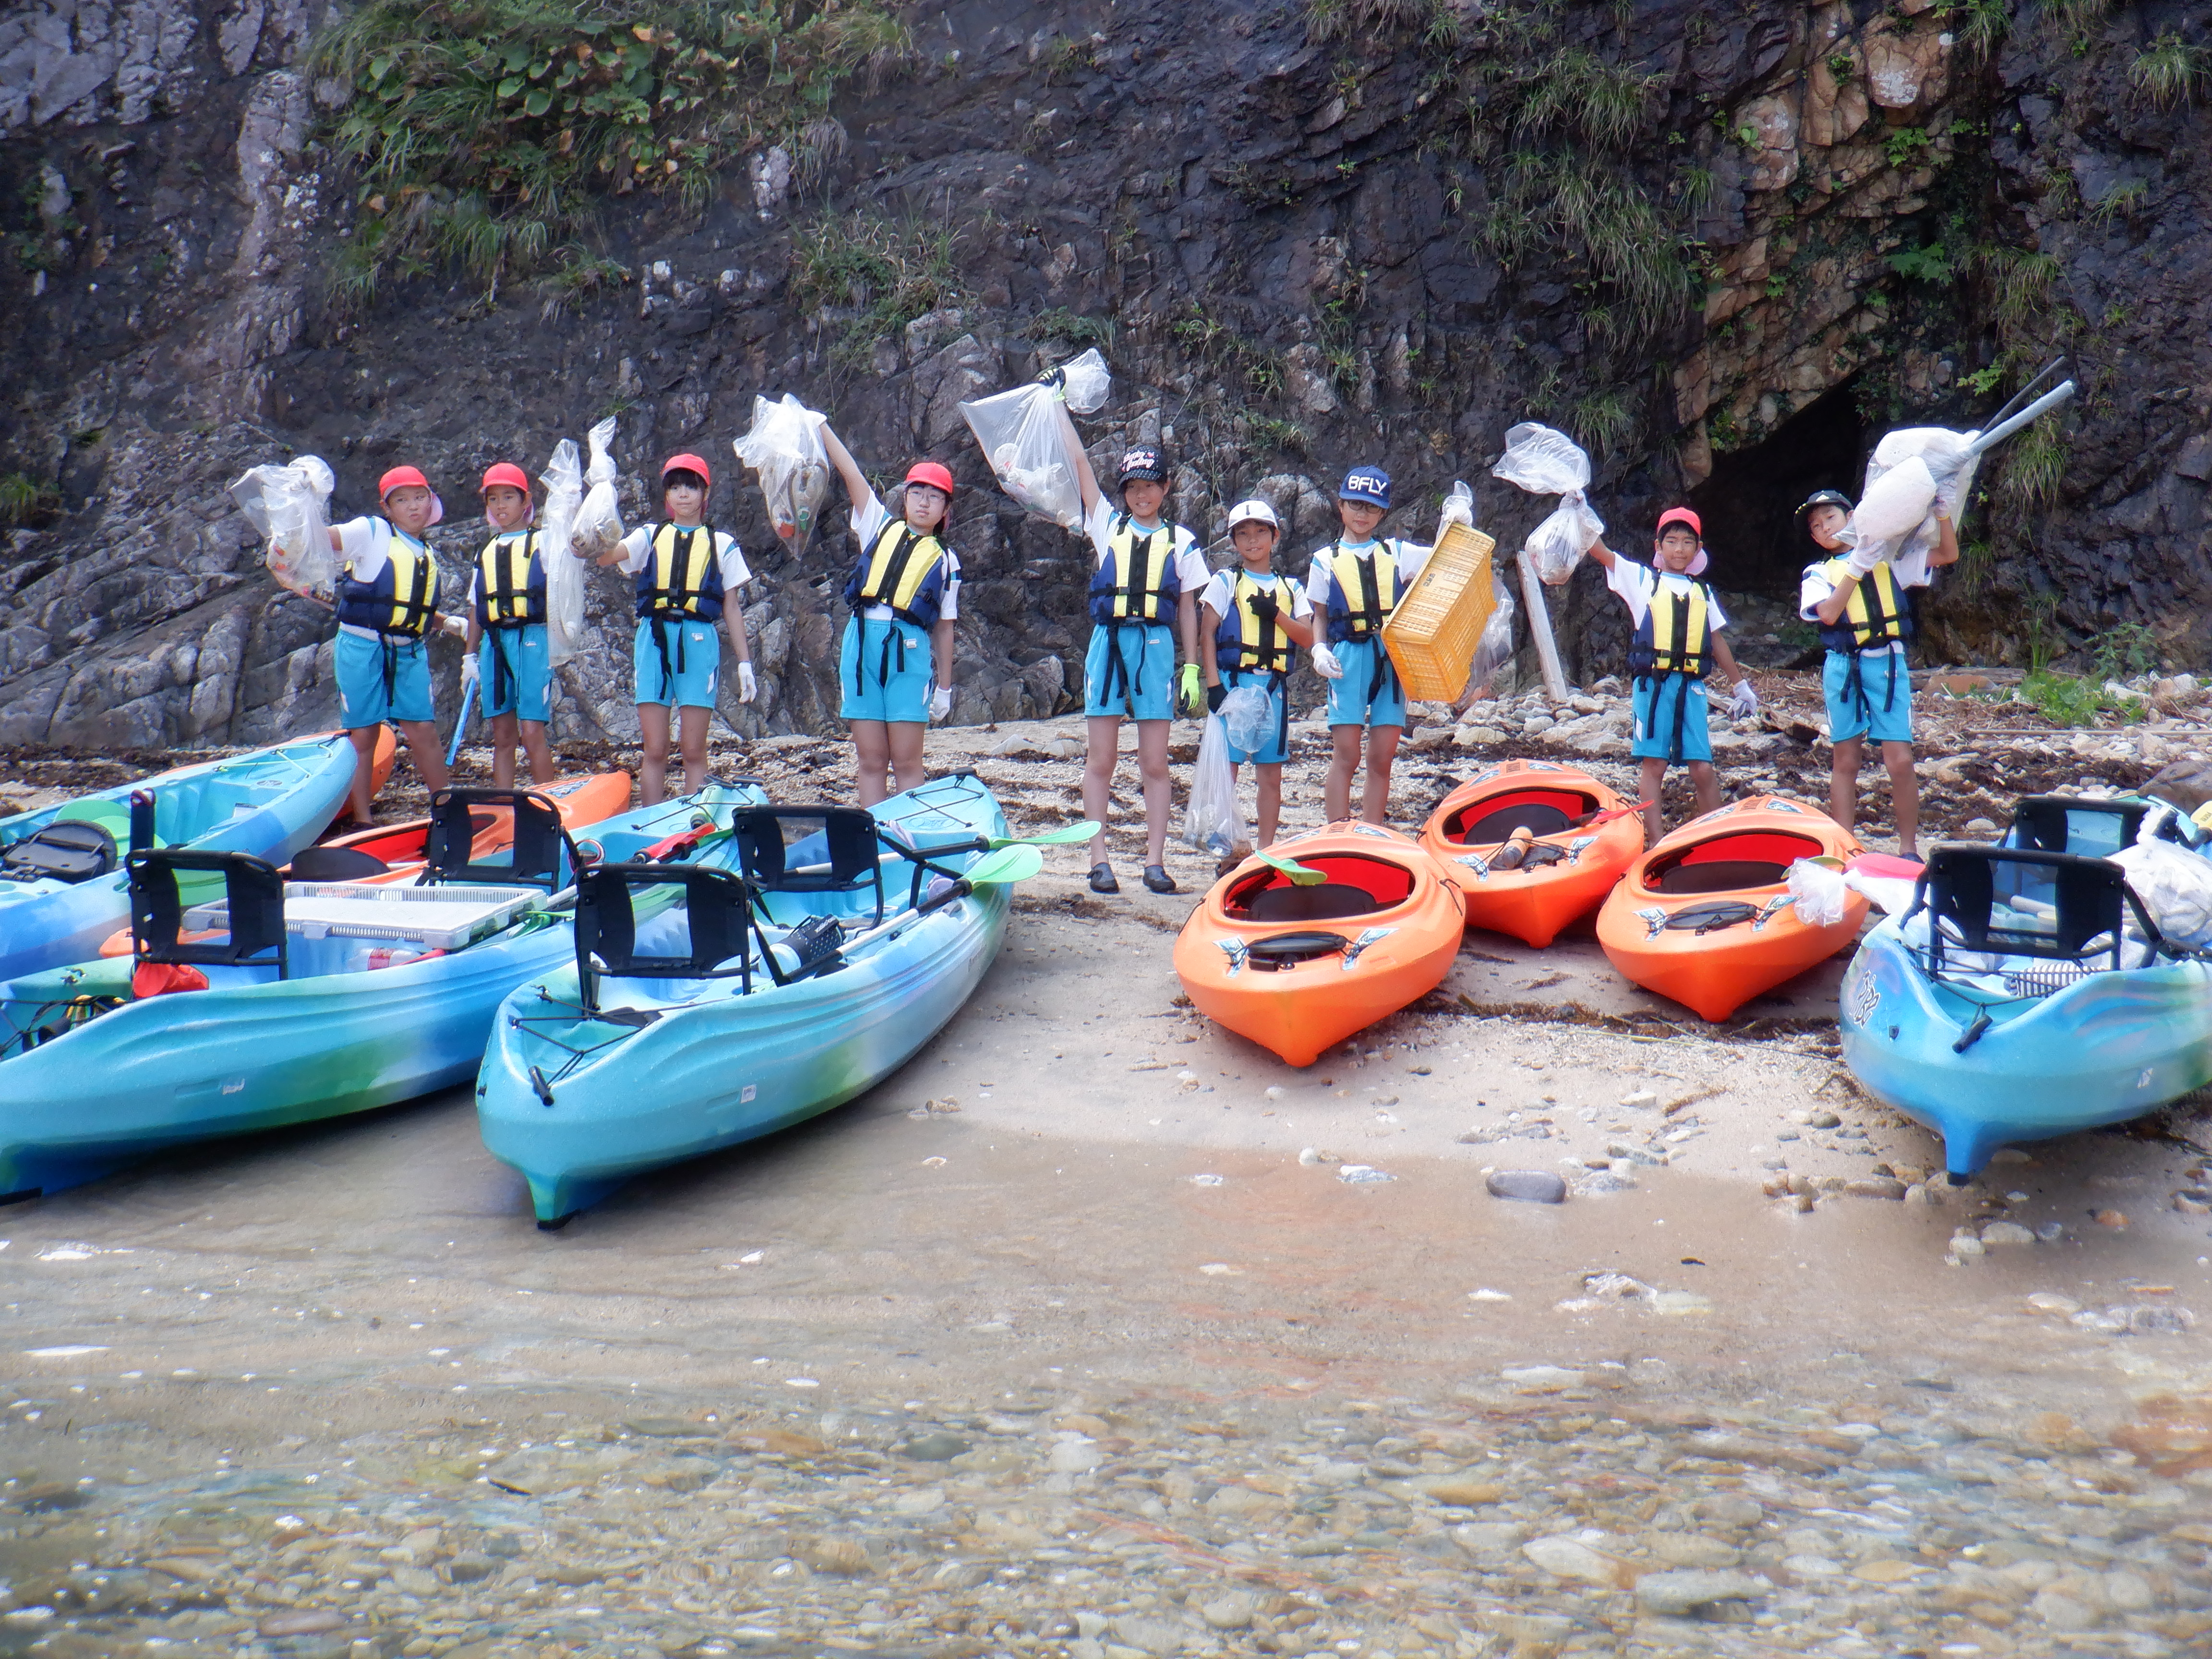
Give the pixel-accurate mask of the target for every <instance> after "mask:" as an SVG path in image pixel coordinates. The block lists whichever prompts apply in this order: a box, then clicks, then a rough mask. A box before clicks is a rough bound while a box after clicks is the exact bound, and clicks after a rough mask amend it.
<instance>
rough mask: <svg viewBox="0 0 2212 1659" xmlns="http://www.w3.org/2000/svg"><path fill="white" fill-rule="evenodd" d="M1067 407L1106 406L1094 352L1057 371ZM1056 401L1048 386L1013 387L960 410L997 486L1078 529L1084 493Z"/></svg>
mask: <svg viewBox="0 0 2212 1659" xmlns="http://www.w3.org/2000/svg"><path fill="white" fill-rule="evenodd" d="M1062 372H1063V373H1064V374H1065V375H1066V386H1065V387H1064V388H1063V391H1064V392H1066V398H1067V406H1068V407H1069V408H1070V409H1072V410H1075V411H1076V413H1078V414H1079V415H1087V414H1089V413H1090V412H1091V410H1095V409H1097V408H1098V407H1100V406H1101V405H1102V404H1104V403H1105V401H1106V396H1107V393H1108V392H1110V391H1111V390H1112V388H1113V379H1112V377H1111V376H1110V375H1109V374H1108V373H1107V372H1106V362H1105V359H1103V357H1101V356H1099V355H1098V353H1097V349H1095V348H1094V349H1091V350H1089V351H1086V352H1085V353H1084V354H1083V355H1082V356H1080V357H1078V358H1076V359H1074V360H1073V362H1069V363H1066V364H1065V365H1063V366H1062ZM1059 401H1060V400H1059V398H1056V397H1054V395H1053V391H1052V388H1051V387H1050V386H1042V385H1030V386H1016V387H1015V388H1014V389H1013V390H1012V391H1011V392H999V393H997V394H995V395H994V396H992V397H988V398H977V399H976V400H975V402H973V403H966V404H961V405H960V413H961V414H962V415H963V416H965V417H966V418H967V422H968V429H969V431H971V432H973V433H974V434H975V441H976V442H977V443H978V444H979V445H981V447H982V450H983V457H984V459H986V460H987V461H989V462H990V463H991V471H992V472H993V473H994V474H995V475H996V476H997V477H998V480H999V486H1000V489H1004V490H1005V491H1006V494H1007V495H1011V496H1012V497H1013V498H1014V500H1015V501H1018V502H1020V503H1021V504H1022V505H1023V506H1024V507H1027V508H1029V509H1030V512H1032V513H1042V514H1043V515H1044V516H1045V517H1046V518H1048V519H1051V520H1054V521H1055V522H1056V523H1058V524H1060V525H1061V526H1065V527H1066V528H1067V529H1069V530H1074V529H1077V528H1079V526H1081V525H1082V523H1083V492H1082V490H1081V489H1080V488H1079V486H1078V485H1077V483H1076V482H1075V470H1074V468H1073V467H1072V466H1070V465H1068V460H1067V443H1066V436H1065V429H1064V428H1062V426H1061V424H1060V410H1059V409H1058V407H1057V404H1058V403H1059Z"/></svg>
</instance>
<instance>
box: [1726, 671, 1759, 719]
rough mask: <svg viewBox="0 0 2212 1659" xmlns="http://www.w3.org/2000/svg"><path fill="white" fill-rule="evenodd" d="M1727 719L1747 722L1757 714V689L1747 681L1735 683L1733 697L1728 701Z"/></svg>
mask: <svg viewBox="0 0 2212 1659" xmlns="http://www.w3.org/2000/svg"><path fill="white" fill-rule="evenodd" d="M1728 712H1729V719H1730V720H1749V719H1750V718H1751V717H1752V716H1753V715H1754V714H1758V713H1759V688H1758V687H1757V686H1755V685H1753V684H1752V683H1751V682H1750V681H1749V680H1738V681H1737V682H1736V683H1735V696H1733V697H1730V698H1729V711H1728Z"/></svg>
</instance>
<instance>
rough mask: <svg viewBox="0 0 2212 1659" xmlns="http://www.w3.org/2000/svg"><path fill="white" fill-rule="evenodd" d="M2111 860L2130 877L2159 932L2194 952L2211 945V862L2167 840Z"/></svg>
mask: <svg viewBox="0 0 2212 1659" xmlns="http://www.w3.org/2000/svg"><path fill="white" fill-rule="evenodd" d="M2107 856H2108V857H2110V858H2111V860H2112V862H2113V863H2114V864H2117V865H2118V866H2120V868H2121V869H2123V870H2124V871H2126V872H2128V885H2129V887H2130V888H2131V889H2133V890H2134V892H2135V896H2136V897H2137V898H2138V899H2140V900H2142V908H2144V910H2145V911H2146V912H2148V914H2149V916H2150V919H2151V921H2153V922H2154V923H2155V924H2156V925H2157V927H2158V931H2159V932H2160V933H2163V934H2164V935H2165V936H2166V938H2167V939H2170V940H2172V942H2173V943H2174V944H2176V945H2187V946H2189V947H2190V948H2191V950H2198V951H2201V950H2203V949H2204V948H2205V947H2206V946H2208V945H2212V859H2207V858H2205V857H2204V856H2203V854H2200V853H2191V852H2185V851H2184V850H2183V849H2182V848H2179V847H2176V846H2175V845H2174V844H2173V843H2172V842H2167V841H2138V842H2136V844H2135V845H2134V846H2132V847H2123V848H2120V850H2119V851H2118V852H2117V853H2112V854H2107ZM2132 921H2133V918H2132V917H2130V924H2132Z"/></svg>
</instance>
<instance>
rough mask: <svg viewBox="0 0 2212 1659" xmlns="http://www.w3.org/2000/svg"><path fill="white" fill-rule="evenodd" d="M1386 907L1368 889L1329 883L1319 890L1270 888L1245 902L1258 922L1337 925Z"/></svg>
mask: <svg viewBox="0 0 2212 1659" xmlns="http://www.w3.org/2000/svg"><path fill="white" fill-rule="evenodd" d="M1382 908H1384V907H1383V905H1382V904H1381V903H1379V902H1377V901H1376V897H1375V895H1374V894H1372V893H1370V892H1369V891H1368V890H1366V889H1365V888H1364V887H1347V886H1346V885H1345V884H1342V883H1341V882H1334V881H1325V882H1322V884H1320V885H1319V886H1316V887H1269V888H1265V889H1263V890H1261V891H1259V892H1257V893H1254V894H1252V895H1251V896H1249V898H1247V899H1246V900H1245V901H1244V903H1243V912H1244V915H1246V916H1248V917H1249V918H1250V919H1251V920H1252V921H1338V920H1340V918H1342V917H1345V916H1364V915H1372V914H1373V913H1374V912H1375V911H1377V910H1380V909H1382Z"/></svg>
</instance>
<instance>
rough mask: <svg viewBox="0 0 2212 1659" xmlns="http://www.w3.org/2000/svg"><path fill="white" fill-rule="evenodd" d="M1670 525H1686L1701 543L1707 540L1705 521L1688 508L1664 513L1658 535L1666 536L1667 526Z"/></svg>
mask: <svg viewBox="0 0 2212 1659" xmlns="http://www.w3.org/2000/svg"><path fill="white" fill-rule="evenodd" d="M1670 524H1686V525H1687V526H1690V533H1691V534H1692V536H1695V537H1696V538H1698V539H1699V541H1703V540H1705V521H1704V520H1701V519H1700V518H1699V517H1698V515H1697V514H1696V513H1692V512H1691V511H1690V509H1689V508H1688V507H1668V509H1667V510H1666V511H1665V512H1664V513H1661V514H1660V515H1659V528H1658V531H1657V532H1656V533H1657V534H1659V535H1662V536H1663V535H1665V534H1666V533H1667V526H1668V525H1670Z"/></svg>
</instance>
